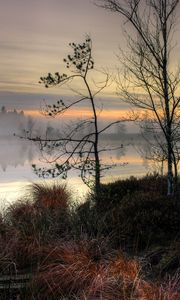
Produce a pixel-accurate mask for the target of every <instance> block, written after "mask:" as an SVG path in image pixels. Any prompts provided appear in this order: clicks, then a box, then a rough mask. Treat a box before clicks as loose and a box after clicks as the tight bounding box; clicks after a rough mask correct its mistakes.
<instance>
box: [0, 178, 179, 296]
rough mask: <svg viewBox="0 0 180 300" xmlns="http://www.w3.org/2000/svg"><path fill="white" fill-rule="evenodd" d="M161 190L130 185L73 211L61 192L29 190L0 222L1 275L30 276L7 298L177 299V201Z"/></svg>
mask: <svg viewBox="0 0 180 300" xmlns="http://www.w3.org/2000/svg"><path fill="white" fill-rule="evenodd" d="M165 191H166V178H162V177H159V176H146V177H144V178H142V179H136V178H130V179H127V180H123V181H118V182H114V183H111V184H107V185H104V186H103V187H102V193H101V195H100V196H99V197H98V199H94V196H93V195H88V197H87V199H86V201H85V202H84V203H83V204H78V205H75V204H72V200H71V195H70V193H69V192H68V190H67V189H66V187H65V186H62V185H52V186H45V185H44V186H43V185H38V184H34V185H32V187H31V191H30V193H29V196H27V198H25V199H21V200H19V201H17V202H16V203H15V204H12V205H11V206H10V207H8V208H7V210H6V211H5V212H4V213H3V214H2V215H1V217H0V223H1V226H0V272H1V275H6V274H7V275H8V274H23V273H24V274H27V273H28V274H32V279H31V280H30V282H29V285H28V287H27V289H26V290H21V291H16V293H15V294H14V296H13V295H12V299H13V297H14V299H17V295H18V294H19V297H20V299H23V300H28V299H39V300H46V299H47V300H48V299H49V300H51V299H55V300H56V299H62V300H65V299H66V300H71V299H76V300H77V299H78V300H81V299H82V300H96V299H101V300H115V299H120V300H121V299H122V300H130V299H137V300H142V299H144V300H176V299H180V291H179V290H178V286H179V283H180V274H179V267H180V250H179V249H180V233H179V228H180V218H179V216H180V194H179V193H177V195H176V197H174V198H167V197H166V194H165ZM0 297H1V298H0V299H4V300H6V299H8V300H9V299H10V298H8V295H7V291H6V292H3V294H1V296H0Z"/></svg>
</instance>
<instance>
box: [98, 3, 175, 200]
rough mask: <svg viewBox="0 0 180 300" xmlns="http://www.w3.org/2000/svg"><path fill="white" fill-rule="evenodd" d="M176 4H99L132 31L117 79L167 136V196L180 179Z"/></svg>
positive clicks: (125, 93)
mask: <svg viewBox="0 0 180 300" xmlns="http://www.w3.org/2000/svg"><path fill="white" fill-rule="evenodd" d="M178 3H179V0H147V1H142V0H128V1H125V0H121V1H120V0H97V4H98V5H100V6H101V7H103V8H105V9H108V10H110V11H112V12H115V13H119V14H120V15H122V16H123V17H124V18H125V21H126V23H125V24H126V25H127V24H129V25H130V27H131V28H130V31H129V33H127V32H126V36H127V41H128V47H129V50H130V52H131V53H128V55H127V54H126V53H123V52H122V57H123V59H122V60H121V61H122V62H123V65H124V67H125V73H124V78H123V79H121V78H120V76H119V88H120V94H121V95H122V96H123V98H124V99H125V101H127V102H129V103H130V104H132V105H134V106H136V107H138V108H140V109H143V110H146V112H147V118H148V119H151V122H152V123H153V124H154V125H153V128H156V130H157V131H161V132H162V134H163V135H164V139H165V143H166V155H167V169H168V192H167V193H168V195H169V196H171V195H173V193H174V183H175V182H176V180H177V163H178V161H179V157H178V156H177V155H178V152H179V151H178V152H177V151H176V149H178V148H179V143H180V110H179V107H180V98H179V97H177V87H178V85H179V82H180V76H179V73H180V72H179V70H178V71H177V72H176V73H173V71H172V69H170V62H171V57H172V35H173V33H174V25H175V11H176V9H177V6H178ZM130 32H132V33H130ZM135 33H136V34H135ZM173 164H174V170H173Z"/></svg>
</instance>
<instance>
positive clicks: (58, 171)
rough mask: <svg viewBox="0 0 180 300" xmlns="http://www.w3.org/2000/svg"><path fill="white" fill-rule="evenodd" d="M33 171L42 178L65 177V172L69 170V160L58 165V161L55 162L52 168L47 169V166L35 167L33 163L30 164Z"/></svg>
mask: <svg viewBox="0 0 180 300" xmlns="http://www.w3.org/2000/svg"><path fill="white" fill-rule="evenodd" d="M32 168H33V171H34V173H35V174H36V175H37V176H38V177H42V178H56V177H61V178H62V179H66V178H67V172H68V171H69V170H71V165H70V163H69V161H67V162H66V163H64V164H62V165H60V164H58V163H56V164H55V166H54V168H51V169H47V168H44V167H43V168H37V167H36V165H35V164H33V165H32Z"/></svg>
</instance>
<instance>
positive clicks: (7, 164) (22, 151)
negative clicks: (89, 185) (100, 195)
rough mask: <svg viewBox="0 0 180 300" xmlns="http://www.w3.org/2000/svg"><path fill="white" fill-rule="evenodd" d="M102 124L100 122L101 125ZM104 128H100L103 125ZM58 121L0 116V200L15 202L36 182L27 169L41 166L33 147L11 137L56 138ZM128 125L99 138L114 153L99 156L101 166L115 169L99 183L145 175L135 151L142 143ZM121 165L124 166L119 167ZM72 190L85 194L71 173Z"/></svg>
mask: <svg viewBox="0 0 180 300" xmlns="http://www.w3.org/2000/svg"><path fill="white" fill-rule="evenodd" d="M102 123H103V122H102ZM103 125H104V124H103ZM59 128H61V126H59V121H58V122H57V120H56V121H54V123H52V122H50V121H49V120H46V123H43V122H41V121H40V120H35V119H33V118H31V117H27V116H25V115H24V114H23V112H16V111H13V112H6V111H5V110H4V109H2V110H1V112H0V144H1V147H0V169H1V171H0V191H1V192H0V193H1V194H0V198H1V199H2V198H7V199H10V198H11V199H14V198H17V197H18V195H19V194H20V191H21V190H24V186H25V185H27V184H29V183H30V182H32V181H34V180H37V177H36V175H35V174H34V173H33V171H32V167H31V165H32V164H34V163H41V162H40V161H39V158H40V157H41V153H40V151H39V148H38V147H37V146H36V145H35V144H34V143H33V142H29V141H27V140H24V139H19V138H18V137H16V136H13V134H14V133H16V134H18V135H23V132H24V130H29V131H32V132H34V133H36V134H37V135H38V134H39V135H40V134H43V132H44V133H45V132H46V134H47V133H48V134H49V135H50V136H53V135H54V136H58V135H60V129H59ZM132 131H133V130H131V129H130V128H129V127H128V125H126V126H125V125H122V124H121V125H120V126H116V127H115V128H113V129H111V130H110V131H109V132H107V133H106V134H103V135H102V136H101V146H102V148H104V147H107V148H112V147H115V148H116V150H115V151H109V152H102V155H101V159H102V161H104V162H105V163H108V164H115V165H116V167H115V168H112V169H111V170H110V171H108V172H106V173H105V174H104V177H103V181H109V180H115V179H117V178H120V177H127V176H131V175H135V176H140V175H143V174H145V173H146V172H147V169H146V167H147V166H145V165H143V160H142V158H141V157H140V155H139V154H138V151H136V149H137V147H145V142H144V140H143V138H142V137H141V135H140V134H139V133H138V132H132ZM123 163H128V164H127V165H126V166H122V164H123ZM68 182H69V184H71V185H72V186H73V187H74V188H75V189H76V187H77V186H78V187H80V189H81V191H82V190H83V191H85V190H86V187H84V185H83V183H82V182H81V180H80V178H78V174H77V173H75V172H71V174H70V179H69V180H68Z"/></svg>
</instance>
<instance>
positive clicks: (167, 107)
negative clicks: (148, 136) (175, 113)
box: [162, 0, 174, 196]
mask: <svg viewBox="0 0 180 300" xmlns="http://www.w3.org/2000/svg"><path fill="white" fill-rule="evenodd" d="M162 5H163V6H164V9H163V12H164V15H163V21H162V22H163V23H162V33H163V41H164V54H163V81H164V100H165V112H166V136H165V137H166V141H167V153H168V157H167V159H168V176H167V177H168V183H167V185H168V192H167V195H168V196H172V195H173V193H174V187H173V160H172V129H171V117H170V105H169V87H168V77H167V72H168V70H167V59H168V54H167V46H168V39H167V10H166V7H167V0H165V1H164V3H163V2H162Z"/></svg>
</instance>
